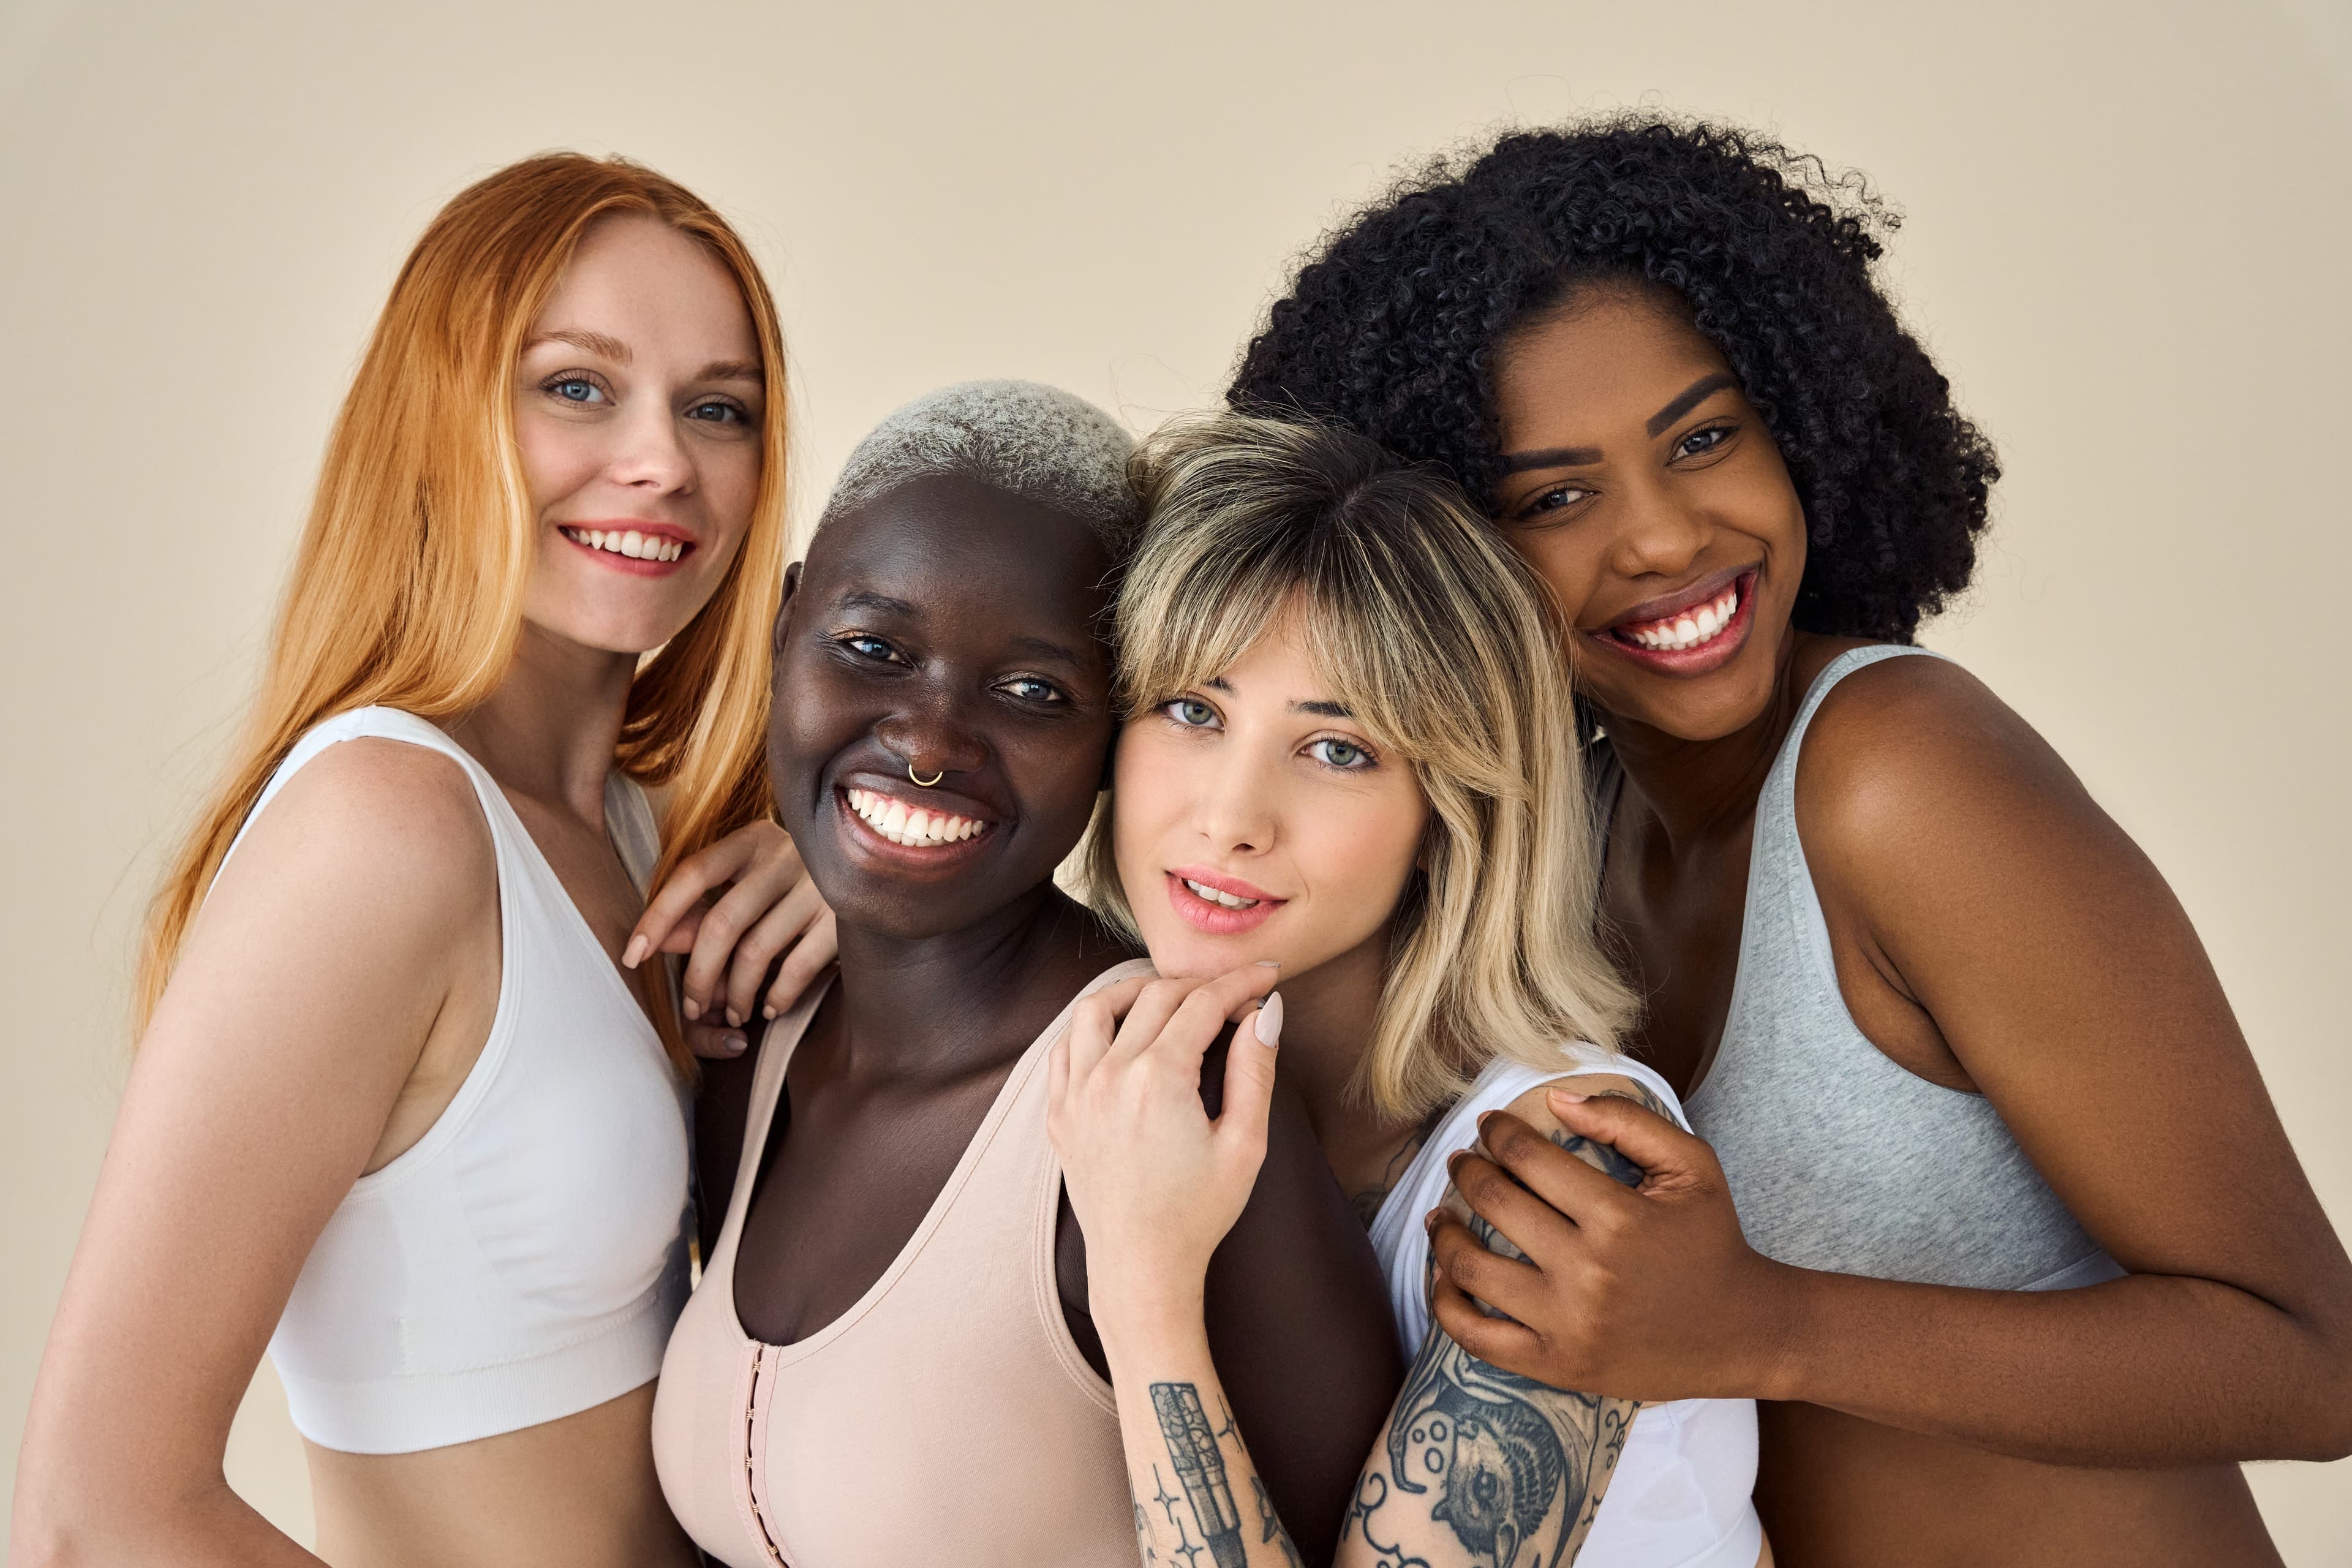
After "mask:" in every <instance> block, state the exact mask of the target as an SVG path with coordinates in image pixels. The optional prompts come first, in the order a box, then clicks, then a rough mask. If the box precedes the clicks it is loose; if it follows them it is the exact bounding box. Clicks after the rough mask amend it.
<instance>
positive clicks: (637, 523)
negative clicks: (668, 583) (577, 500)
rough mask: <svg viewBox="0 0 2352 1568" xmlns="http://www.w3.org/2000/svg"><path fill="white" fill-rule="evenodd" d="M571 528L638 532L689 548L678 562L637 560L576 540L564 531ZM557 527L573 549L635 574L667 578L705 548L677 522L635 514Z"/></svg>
mask: <svg viewBox="0 0 2352 1568" xmlns="http://www.w3.org/2000/svg"><path fill="white" fill-rule="evenodd" d="M567 528H570V529H577V530H578V531H581V532H583V533H586V532H590V531H594V532H598V533H628V532H633V531H634V532H635V533H637V534H638V535H640V536H642V537H644V538H646V539H666V540H669V541H670V542H673V543H677V544H683V545H685V546H686V548H685V549H684V550H683V551H681V552H679V553H678V557H677V560H675V561H636V560H632V559H631V558H630V557H628V556H626V555H618V554H615V553H614V552H612V551H610V550H599V549H597V548H596V547H595V546H593V545H591V544H583V543H582V542H580V541H579V540H576V539H574V538H572V536H571V535H570V534H568V533H565V532H564V531H563V530H565V529H567ZM555 529H556V535H557V537H558V538H560V539H562V541H563V542H564V543H566V544H569V545H570V546H572V549H574V550H577V551H579V552H581V553H582V554H583V555H588V556H593V558H594V559H595V561H596V563H597V564H598V565H600V566H605V567H609V568H610V569H612V570H613V571H615V572H620V573H624V574H626V575H628V576H631V577H667V576H668V575H669V574H671V573H673V572H676V571H678V570H679V569H680V568H682V567H684V566H685V565H686V563H688V562H689V561H691V560H693V559H694V556H695V552H697V551H698V549H700V548H701V546H700V544H699V542H698V541H697V540H696V539H695V537H694V535H692V534H691V533H688V531H686V530H684V529H682V528H680V527H678V526H677V524H676V523H670V522H646V521H643V520H642V519H639V518H634V517H600V518H585V519H582V520H580V521H566V522H559V523H557V524H556V525H555Z"/></svg>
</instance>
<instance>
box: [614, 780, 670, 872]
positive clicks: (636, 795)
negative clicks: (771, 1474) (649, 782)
mask: <svg viewBox="0 0 2352 1568" xmlns="http://www.w3.org/2000/svg"><path fill="white" fill-rule="evenodd" d="M604 831H605V832H606V833H607V834H608V835H609V836H610V837H611V838H612V840H613V847H614V849H615V850H616V851H618V852H619V854H620V857H621V868H622V869H623V870H625V871H626V872H628V874H629V880H630V881H632V882H635V884H636V885H637V892H638V895H639V896H640V897H649V896H650V895H651V894H652V892H653V886H652V883H653V875H654V868H655V866H656V865H658V864H659V863H660V861H661V828H660V826H659V825H658V824H656V822H655V821H654V806H653V802H651V801H650V800H647V799H646V790H645V786H644V785H643V784H639V783H637V781H636V780H635V779H633V778H631V777H630V776H629V775H628V774H626V773H623V772H622V771H621V770H620V769H618V768H614V770H613V771H612V772H611V773H606V774H605V775H604Z"/></svg>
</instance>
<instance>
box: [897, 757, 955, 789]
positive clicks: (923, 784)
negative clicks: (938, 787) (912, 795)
mask: <svg viewBox="0 0 2352 1568" xmlns="http://www.w3.org/2000/svg"><path fill="white" fill-rule="evenodd" d="M907 776H908V778H909V779H913V780H914V782H915V784H917V785H918V786H919V787H920V788H923V789H929V788H930V787H931V786H932V785H934V784H938V783H939V782H940V780H941V779H943V778H945V777H947V776H948V771H947V769H945V768H941V769H940V771H939V772H938V773H933V774H932V775H931V776H930V777H929V778H927V779H926V778H917V777H916V776H915V764H914V763H908V764H907Z"/></svg>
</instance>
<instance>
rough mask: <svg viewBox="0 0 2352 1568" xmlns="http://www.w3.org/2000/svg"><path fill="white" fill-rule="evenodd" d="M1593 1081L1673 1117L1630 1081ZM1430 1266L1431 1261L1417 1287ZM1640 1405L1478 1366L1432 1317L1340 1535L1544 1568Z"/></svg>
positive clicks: (1414, 1558) (1492, 1232)
mask: <svg viewBox="0 0 2352 1568" xmlns="http://www.w3.org/2000/svg"><path fill="white" fill-rule="evenodd" d="M1602 1092H1604V1093H1608V1094H1615V1095H1621V1096H1622V1097H1623V1098H1625V1099H1628V1100H1633V1101H1635V1103H1637V1104H1641V1105H1643V1106H1646V1107H1647V1108H1648V1109H1649V1110H1654V1111H1656V1112H1657V1113H1658V1114H1659V1115H1661V1116H1665V1117H1666V1118H1667V1120H1669V1121H1672V1120H1673V1118H1672V1116H1671V1114H1670V1113H1669V1112H1668V1111H1667V1110H1666V1108H1665V1106H1664V1102H1662V1101H1661V1100H1659V1099H1658V1098H1657V1097H1656V1096H1655V1095H1654V1094H1652V1093H1650V1092H1649V1091H1648V1090H1646V1089H1640V1088H1639V1087H1638V1086H1636V1087H1635V1089H1633V1091H1632V1092H1630V1093H1629V1092H1627V1091H1625V1090H1622V1089H1607V1090H1603V1091H1602ZM1551 1137H1552V1141H1553V1142H1556V1143H1558V1144H1559V1146H1560V1147H1561V1148H1563V1149H1566V1150H1567V1151H1569V1152H1570V1153H1572V1154H1575V1155H1576V1156H1577V1157H1578V1158H1580V1159H1581V1160H1584V1161H1585V1162H1587V1163H1590V1164H1592V1165H1594V1166H1597V1167H1598V1168H1599V1169H1601V1171H1603V1172H1605V1173H1608V1174H1609V1175H1610V1176H1611V1177H1612V1178H1613V1179H1614V1180H1616V1181H1619V1182H1622V1183H1623V1184H1625V1185H1627V1186H1638V1185H1640V1184H1641V1182H1642V1171H1641V1168H1640V1167H1639V1166H1637V1165H1635V1164H1634V1163H1633V1162H1632V1161H1630V1160H1628V1159H1626V1158H1625V1157H1624V1156H1623V1155H1622V1154H1620V1153H1618V1152H1617V1151H1616V1150H1614V1149H1612V1148H1610V1147H1609V1146H1608V1145H1607V1144H1605V1143H1596V1142H1592V1141H1591V1140H1590V1139H1586V1138H1581V1137H1579V1136H1578V1135H1577V1134H1575V1133H1573V1132H1569V1131H1565V1130H1561V1131H1554V1132H1553V1133H1552V1135H1551ZM1466 1223H1467V1224H1468V1225H1469V1226H1470V1229H1471V1233H1472V1234H1473V1235H1475V1237H1477V1238H1478V1239H1479V1241H1480V1242H1481V1243H1482V1244H1484V1245H1485V1246H1486V1248H1487V1250H1489V1251H1491V1252H1494V1253H1496V1254H1499V1255H1500V1256H1502V1257H1505V1258H1517V1257H1519V1256H1521V1254H1520V1252H1519V1249H1518V1248H1517V1247H1514V1246H1512V1245H1511V1243H1510V1242H1509V1240H1508V1239H1507V1238H1506V1237H1504V1236H1503V1235H1502V1234H1501V1233H1500V1232H1498V1231H1496V1229H1495V1227H1494V1226H1491V1225H1489V1224H1487V1223H1486V1220H1484V1219H1482V1218H1480V1217H1479V1216H1478V1215H1475V1214H1473V1215H1470V1216H1469V1217H1468V1220H1467V1222H1466ZM1434 1271H1435V1264H1434V1260H1433V1261H1432V1263H1431V1265H1430V1271H1429V1273H1428V1275H1427V1277H1426V1279H1425V1282H1424V1288H1426V1284H1427V1282H1428V1281H1433V1279H1434V1278H1435V1272H1434ZM1497 1315H1499V1314H1497ZM1640 1408H1641V1406H1640V1405H1639V1404H1638V1403H1636V1402H1635V1401H1633V1400H1628V1399H1606V1398H1602V1397H1601V1396H1599V1395H1597V1394H1579V1393H1575V1392H1573V1391H1571V1390H1567V1389H1559V1388H1553V1387H1550V1386H1549V1385H1548V1384H1540V1383H1538V1382H1536V1381H1535V1380H1534V1379H1533V1378H1528V1377H1521V1376H1519V1375H1518V1374H1517V1373H1508V1372H1504V1371H1503V1370H1501V1369H1500V1368H1498V1367H1492V1366H1488V1365H1487V1364H1486V1363H1484V1362H1482V1361H1480V1360H1478V1359H1477V1358H1476V1357H1475V1356H1473V1355H1471V1354H1470V1352H1467V1351H1465V1350H1464V1349H1463V1348H1462V1347H1461V1346H1459V1345H1457V1344H1455V1343H1454V1342H1453V1341H1452V1340H1451V1339H1449V1338H1447V1337H1446V1334H1445V1331H1444V1330H1443V1329H1440V1328H1437V1327H1436V1326H1435V1325H1432V1326H1431V1328H1430V1331H1429V1335H1428V1338H1427V1339H1426V1340H1424V1341H1423V1344H1422V1349H1421V1354H1420V1356H1419V1357H1418V1358H1416V1359H1415V1360H1414V1362H1413V1364H1412V1370H1411V1371H1409V1372H1408V1373H1405V1381H1404V1387H1403V1389H1402V1392H1400V1393H1399V1394H1398V1395H1397V1402H1396V1407H1395V1409H1394V1410H1393V1411H1392V1412H1391V1415H1390V1417H1389V1431H1388V1441H1387V1444H1386V1445H1385V1449H1386V1451H1385V1452H1384V1453H1381V1454H1376V1455H1374V1456H1373V1459H1372V1462H1371V1463H1370V1464H1369V1465H1367V1466H1366V1467H1365V1471H1364V1476H1363V1479H1362V1480H1361V1481H1360V1482H1359V1483H1358V1487H1357V1492H1356V1500H1355V1502H1354V1504H1353V1505H1352V1506H1351V1507H1350V1508H1349V1513H1348V1520H1347V1524H1346V1526H1345V1528H1344V1530H1343V1531H1342V1535H1341V1539H1342V1540H1345V1539H1346V1538H1347V1537H1348V1536H1349V1535H1352V1534H1355V1533H1357V1532H1359V1531H1360V1532H1361V1533H1362V1535H1363V1538H1364V1543H1365V1544H1366V1545H1367V1546H1369V1547H1370V1548H1371V1549H1372V1551H1373V1552H1374V1553H1375V1554H1376V1557H1375V1561H1376V1562H1378V1563H1380V1564H1381V1568H1438V1565H1439V1564H1444V1563H1457V1562H1461V1561H1464V1560H1465V1557H1466V1560H1467V1561H1468V1562H1469V1563H1475V1564H1478V1565H1479V1568H1557V1565H1558V1564H1560V1563H1568V1562H1571V1561H1573V1559H1574V1557H1575V1554H1576V1552H1577V1549H1578V1548H1579V1547H1580V1546H1581V1545H1582V1544H1583V1542H1584V1538H1585V1536H1586V1535H1587V1533H1589V1532H1590V1531H1591V1528H1592V1521H1593V1520H1594V1519H1595V1517H1597V1515H1598V1513H1599V1511H1600V1508H1601V1496H1602V1494H1603V1493H1604V1492H1605V1491H1606V1490H1607V1489H1608V1485H1609V1479H1610V1477H1611V1476H1612V1474H1613V1473H1614V1471H1615V1469H1616V1468H1617V1460H1618V1458H1619V1457H1620V1456H1621V1455H1622V1453H1623V1452H1624V1449H1625V1438H1626V1436H1627V1434H1628V1432H1629V1431H1630V1430H1631V1428H1632V1426H1633V1416H1634V1414H1635V1413H1636V1412H1637V1411H1638V1410H1640Z"/></svg>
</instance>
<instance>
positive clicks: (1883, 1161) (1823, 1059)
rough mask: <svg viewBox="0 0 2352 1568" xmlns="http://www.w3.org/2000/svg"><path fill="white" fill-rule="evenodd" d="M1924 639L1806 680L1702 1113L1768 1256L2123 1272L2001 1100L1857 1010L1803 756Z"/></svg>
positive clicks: (1607, 776) (1886, 1265)
mask: <svg viewBox="0 0 2352 1568" xmlns="http://www.w3.org/2000/svg"><path fill="white" fill-rule="evenodd" d="M1927 651H1928V650H1927V649H1926V648H1916V647H1895V646H1893V645H1888V644H1882V645H1877V646H1874V647H1860V648H1855V649H1853V650H1852V651H1851V652H1847V653H1843V654H1841V655H1839V656H1838V657H1837V658H1834V659H1832V661H1831V662H1830V664H1829V667H1828V668H1825V669H1823V670H1822V673H1821V675H1820V676H1819V677H1818V678H1817V679H1815V680H1814V681H1813V684H1812V688H1811V689H1810V690H1808V691H1807V692H1806V693H1805V700H1804V704H1803V706H1802V707H1801V708H1800V709H1799V710H1797V721H1796V723H1795V724H1794V725H1792V726H1791V727H1790V731H1789V738H1788V739H1787V740H1786V741H1784V742H1781V745H1780V756H1779V757H1778V758H1776V759H1775V760H1774V762H1773V763H1772V771H1771V773H1769V774H1768V775H1766V777H1765V780H1764V789H1763V793H1762V794H1761V795H1759V796H1758V797H1757V801H1756V835H1755V843H1754V847H1753V849H1752V850H1751V852H1750V855H1749V858H1748V902H1747V909H1746V911H1745V913H1744V915H1743V917H1742V922H1741V929H1740V935H1739V970H1738V977H1737V978H1736V979H1735V980H1734V982H1733V984H1732V993H1731V1011H1730V1014H1729V1016H1727V1018H1726V1020H1725V1022H1724V1027H1723V1043H1722V1044H1721V1046H1719V1047H1717V1051H1716V1057H1715V1062H1714V1065H1713V1066H1712V1067H1711V1068H1708V1070H1707V1074H1706V1079H1705V1081H1704V1082H1702V1083H1701V1084H1700V1085H1699V1086H1698V1087H1697V1088H1696V1089H1695V1090H1694V1091H1693V1092H1692V1093H1691V1094H1690V1095H1689V1096H1687V1097H1686V1100H1685V1105H1686V1109H1687V1110H1688V1112H1689V1116H1690V1121H1691V1126H1692V1129H1693V1131H1696V1132H1697V1133H1698V1135H1699V1136H1700V1137H1702V1138H1704V1139H1706V1141H1707V1142H1709V1143H1711V1144H1713V1145H1714V1146H1715V1151H1716V1153H1717V1155H1718V1156H1719V1157H1720V1158H1721V1159H1722V1161H1723V1170H1724V1174H1725V1176H1726V1177H1727V1178H1728V1179H1729V1181H1730V1184H1731V1194H1732V1198H1733V1201H1734V1202H1735V1203H1736V1204H1737V1205H1738V1209H1739V1225H1740V1228H1741V1230H1743V1231H1744V1232H1746V1233H1747V1237H1748V1243H1749V1245H1750V1246H1752V1247H1755V1248H1756V1249H1757V1250H1758V1251H1759V1252H1762V1253H1764V1254H1765V1255H1766V1256H1767V1257H1770V1258H1778V1259H1780V1261H1781V1262H1784V1263H1791V1264H1796V1265H1798V1266H1800V1267H1801V1268H1819V1269H1827V1270H1832V1271H1834V1272H1837V1273H1841V1274H1863V1275H1869V1276H1871V1277H1873V1278H1875V1279H1907V1280H1913V1281H1916V1282H1918V1283H1922V1284H1929V1285H1966V1286H1975V1287H1979V1288H1981V1289H1995V1290H2050V1289H2063V1288H2065V1287H2069V1286H2075V1285H2089V1284H2095V1283H2096V1282H2097V1281H2099V1280H2101V1279H2113V1278H2115V1277H2116V1276H2117V1275H2119V1274H2121V1273H2122V1272H2123V1270H2122V1269H2120V1268H2117V1267H2116V1264H2115V1263H2114V1261H2113V1260H2112V1259H2110V1258H2108V1257H2107V1256H2106V1254H2105V1253H2104V1252H2102V1251H2101V1250H2099V1247H2098V1246H2097V1245H2096V1244H2095V1242H2093V1241H2092V1240H2091V1238H2090V1237H2088V1236H2086V1235H2084V1231H2083V1227H2082V1226H2079V1225H2077V1224H2076V1223H2075V1222H2074V1215H2071V1214H2069V1213H2068V1212H2067V1211H2066V1206H2065V1205H2063V1203H2061V1202H2060V1201H2059V1199H2058V1195H2057V1194H2055V1193H2053V1192H2052V1191H2051V1190H2050V1188H2049V1186H2048V1184H2045V1183H2044V1182H2043V1181H2042V1178H2041V1176H2040V1175H2039V1174H2037V1173H2035V1171H2034V1169H2033V1167H2032V1164H2031V1163H2028V1162H2027V1160H2026V1158H2025V1154H2024V1152H2023V1151H2022V1150H2021V1149H2019V1148H2018V1146H2017V1141H2016V1140H2015V1139H2013V1138H2011V1136H2010V1133H2009V1128H2008V1126H2007V1125H2006V1124H2004V1123H2003V1122H2002V1121H2001V1119H2000V1112H1999V1111H1997V1110H1994V1109H1993V1108H1992V1105H1991V1103H1990V1101H1988V1100H1986V1099H1985V1098H1984V1097H1983V1096H1982V1095H1979V1094H1969V1093H1965V1092H1963V1091H1961V1090H1958V1089H1946V1088H1944V1087H1943V1086H1942V1085H1941V1084H1936V1083H1930V1082H1928V1081H1927V1079H1923V1078H1920V1077H1918V1076H1917V1075H1916V1074H1914V1073H1912V1072H1909V1071H1907V1070H1906V1069H1905V1068H1901V1067H1898V1066H1897V1065H1895V1062H1893V1061H1892V1060H1890V1059H1888V1058H1887V1056H1886V1055H1885V1052H1883V1051H1881V1050H1880V1049H1879V1048H1878V1047H1876V1046H1874V1045H1873V1044H1871V1042H1870V1040H1869V1038H1868V1037H1866V1036H1865V1035H1864V1034H1863V1032H1862V1031H1861V1030H1860V1029H1859V1028H1857V1027H1856V1026H1855V1025H1854V1021H1853V1015H1852V1014H1850V1013H1848V1012H1847V1011H1846V1006H1845V998H1844V997H1843V995H1842V994H1840V992H1839V990H1838V979H1837V969H1836V965H1835V963H1833V961H1832V957H1831V949H1830V933H1829V925H1828V922H1827V921H1824V920H1823V919H1822V905H1821V900H1820V899H1819V898H1817V897H1816V896H1815V895H1814V892H1813V879H1812V874H1811V871H1809V870H1808V869H1807V868H1806V866H1805V850H1804V846H1803V845H1801V843H1799V842H1798V840H1797V755H1798V752H1799V749H1800V748H1801V746H1802V745H1803V743H1804V739H1805V729H1806V726H1807V725H1808V724H1810V723H1811V721H1812V717H1813V714H1814V711H1815V710H1818V709H1819V708H1820V707H1821V705H1822V699H1823V698H1824V697H1826V696H1828V695H1829V691H1830V688H1832V687H1833V686H1835V685H1836V684H1837V683H1838V682H1839V681H1840V680H1843V679H1845V678H1846V677H1847V676H1849V675H1851V674H1853V672H1854V671H1855V670H1857V669H1861V668H1864V666H1866V665H1872V664H1875V663H1877V662H1878V661H1880V660H1881V659H1886V658H1900V657H1903V656H1905V655H1924V654H1927ZM1928 657H1937V656H1934V655H1929V656H1928ZM1596 762H1598V763H1601V769H1602V771H1601V773H1600V775H1599V776H1597V777H1596V780H1595V782H1596V784H1598V785H1599V786H1600V795H1599V800H1600V802H1601V804H1603V805H1604V806H1605V805H1613V803H1614V800H1615V797H1616V794H1617V791H1618V789H1619V787H1620V786H1621V785H1622V783H1623V773H1622V771H1620V770H1619V769H1618V767H1617V765H1616V760H1615V758H1614V757H1613V756H1609V757H1606V758H1605V759H1599V758H1597V759H1596ZM1610 815H1613V812H1612V813H1610ZM1606 819H1607V818H1606V817H1605V816H1604V818H1603V820H1604V821H1605V820H1606Z"/></svg>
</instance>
